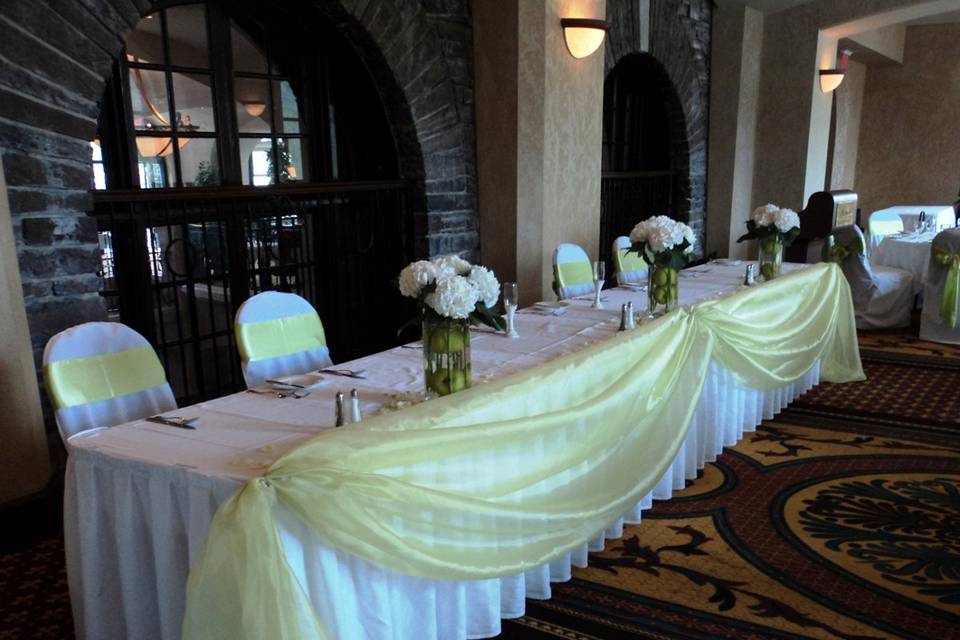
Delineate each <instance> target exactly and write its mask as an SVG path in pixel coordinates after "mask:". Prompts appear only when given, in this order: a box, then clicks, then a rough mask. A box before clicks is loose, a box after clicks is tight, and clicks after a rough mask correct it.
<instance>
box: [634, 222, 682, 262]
mask: <svg viewBox="0 0 960 640" xmlns="http://www.w3.org/2000/svg"><path fill="white" fill-rule="evenodd" d="M684 240H686V241H687V242H689V243H690V246H689V247H687V249H686V250H685V251H684V252H685V253H690V252H692V251H693V245H694V243H695V242H696V236H694V234H693V229H691V228H690V227H689V226H687V225H685V224H684V223H682V222H678V221H676V220H674V219H673V218H670V217H668V216H653V217H652V218H647V219H646V220H644V221H642V222H640V223H638V224H637V225H636V226H635V227H634V228H633V230H632V231H631V232H630V242H646V243H647V244H648V245H649V246H650V250H651V251H653V252H654V253H660V252H662V251H666V250H668V249H672V248H674V247H676V246H678V245H680V244H682V243H683V241H684Z"/></svg>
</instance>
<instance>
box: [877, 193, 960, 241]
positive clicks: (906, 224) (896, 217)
mask: <svg viewBox="0 0 960 640" xmlns="http://www.w3.org/2000/svg"><path fill="white" fill-rule="evenodd" d="M921 211H923V212H925V213H926V219H927V220H936V221H937V231H941V230H943V229H949V228H950V227H952V226H954V222H955V216H954V211H953V207H952V206H950V205H946V204H930V205H910V206H900V207H888V208H886V209H879V210H877V211H874V212H873V213H871V214H870V217H869V219H868V223H867V252H868V253H871V252H872V251H873V250H874V249H876V248H877V247H878V246H880V243H881V242H883V239H884V238H886V237H887V236H892V235H895V234H898V233H901V232H907V233H909V232H911V231H913V230H914V229H916V228H917V226H918V225H919V224H920V212H921Z"/></svg>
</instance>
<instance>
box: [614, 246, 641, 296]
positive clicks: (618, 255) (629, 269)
mask: <svg viewBox="0 0 960 640" xmlns="http://www.w3.org/2000/svg"><path fill="white" fill-rule="evenodd" d="M631 244H632V243H631V242H630V238H628V237H627V236H619V237H618V238H617V239H615V240H614V241H613V252H612V255H613V266H614V268H615V269H616V270H617V284H642V283H644V282H646V280H647V263H646V262H644V261H643V258H641V257H640V254H639V253H631V252H630V251H629V249H630V245H631Z"/></svg>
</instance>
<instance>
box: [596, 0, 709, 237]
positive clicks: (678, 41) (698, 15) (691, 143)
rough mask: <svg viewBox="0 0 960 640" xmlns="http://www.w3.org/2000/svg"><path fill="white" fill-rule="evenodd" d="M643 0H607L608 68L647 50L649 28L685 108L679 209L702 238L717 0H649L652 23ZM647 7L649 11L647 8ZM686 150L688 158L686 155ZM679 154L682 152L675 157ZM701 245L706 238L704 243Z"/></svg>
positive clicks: (678, 148) (679, 144)
mask: <svg viewBox="0 0 960 640" xmlns="http://www.w3.org/2000/svg"><path fill="white" fill-rule="evenodd" d="M643 1H644V0H607V22H608V23H609V25H610V31H609V34H608V37H607V46H606V71H607V73H609V72H610V70H612V69H613V67H614V66H616V64H617V62H619V61H620V60H621V59H622V58H624V57H625V56H627V55H630V54H632V53H639V52H643V51H644V48H643V42H642V41H643V38H644V30H645V29H648V31H647V33H648V34H649V48H648V50H647V51H646V52H647V53H649V54H650V55H652V56H653V57H654V58H655V59H656V60H657V61H658V62H659V63H660V64H661V65H662V66H663V68H664V69H665V70H666V73H667V76H668V77H669V78H670V81H671V82H672V83H673V88H674V90H675V92H676V95H677V98H678V99H679V103H680V105H681V106H682V112H677V111H676V110H674V112H673V114H672V117H675V118H678V119H682V122H679V123H676V124H678V125H679V126H677V127H675V128H676V129H678V130H680V131H685V133H686V139H685V140H683V141H681V140H677V141H675V144H674V145H673V153H674V156H675V157H674V158H672V161H673V163H674V166H680V165H687V166H688V167H689V169H688V171H689V173H688V175H687V176H682V177H681V180H680V186H679V193H678V194H677V196H678V201H677V204H676V209H675V213H676V214H677V215H678V216H679V217H681V218H684V219H685V220H686V221H687V222H688V223H689V224H690V226H692V227H693V228H694V230H695V231H696V232H697V236H698V237H699V238H700V239H701V241H702V240H703V235H704V221H705V218H706V211H707V131H708V106H709V104H710V24H711V14H712V10H713V2H712V0H649V24H648V25H644V24H643V21H642V17H641V8H640V7H641V4H643ZM644 13H645V12H644ZM684 153H685V154H686V158H684V157H682V155H683V154H684ZM677 154H680V156H681V157H676V155H677ZM701 246H703V245H702V243H701Z"/></svg>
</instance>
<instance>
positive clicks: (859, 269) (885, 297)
mask: <svg viewBox="0 0 960 640" xmlns="http://www.w3.org/2000/svg"><path fill="white" fill-rule="evenodd" d="M833 237H834V239H835V245H834V251H835V252H836V251H838V250H839V251H841V253H840V254H836V253H835V255H837V256H838V262H839V263H840V267H841V268H842V269H843V274H844V275H845V276H846V277H847V282H849V283H850V293H851V295H852V296H853V306H854V308H855V311H856V318H857V328H858V329H882V328H888V327H905V326H908V325H909V324H910V314H911V312H912V311H913V292H912V289H913V274H911V273H910V272H909V271H904V270H902V269H895V268H893V267H884V266H880V265H876V266H873V267H871V265H870V259H869V258H867V256H866V242H865V240H864V237H863V232H862V231H861V230H860V227H858V226H857V225H849V226H844V227H836V228H835V229H834V230H833ZM844 250H846V251H847V252H848V254H847V255H844V254H843V253H842V252H843V251H844Z"/></svg>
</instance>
